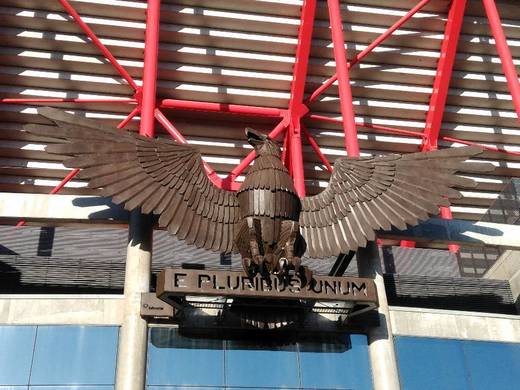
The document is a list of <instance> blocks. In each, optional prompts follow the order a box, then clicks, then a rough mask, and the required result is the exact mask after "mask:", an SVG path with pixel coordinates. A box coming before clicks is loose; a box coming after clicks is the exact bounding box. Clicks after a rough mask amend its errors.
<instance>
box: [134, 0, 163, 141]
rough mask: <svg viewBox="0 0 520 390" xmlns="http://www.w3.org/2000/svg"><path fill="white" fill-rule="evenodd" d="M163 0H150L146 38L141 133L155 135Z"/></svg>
mask: <svg viewBox="0 0 520 390" xmlns="http://www.w3.org/2000/svg"><path fill="white" fill-rule="evenodd" d="M160 11H161V0H148V2H147V7H146V32H145V38H144V65H143V86H142V101H141V122H140V125H139V134H141V135H144V136H147V137H153V136H154V133H155V104H156V102H155V100H156V86H157V63H158V54H159V24H160Z"/></svg>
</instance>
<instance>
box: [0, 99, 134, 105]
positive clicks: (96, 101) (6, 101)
mask: <svg viewBox="0 0 520 390" xmlns="http://www.w3.org/2000/svg"><path fill="white" fill-rule="evenodd" d="M0 103H10V104H27V103H127V104H130V103H137V99H133V98H123V99H110V98H106V99H103V98H100V99H82V98H3V99H0Z"/></svg>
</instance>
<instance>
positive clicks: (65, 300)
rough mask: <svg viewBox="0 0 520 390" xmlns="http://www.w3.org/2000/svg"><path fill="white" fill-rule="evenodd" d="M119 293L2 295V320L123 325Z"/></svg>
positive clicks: (55, 323) (20, 323)
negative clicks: (101, 294) (96, 294)
mask: <svg viewBox="0 0 520 390" xmlns="http://www.w3.org/2000/svg"><path fill="white" fill-rule="evenodd" d="M123 303H124V301H123V296H122V295H121V296H119V295H112V296H109V295H103V296H95V295H0V324H3V325H6V324H13V325H14V324H16V325H120V324H121V323H122V321H123V309H124V307H123Z"/></svg>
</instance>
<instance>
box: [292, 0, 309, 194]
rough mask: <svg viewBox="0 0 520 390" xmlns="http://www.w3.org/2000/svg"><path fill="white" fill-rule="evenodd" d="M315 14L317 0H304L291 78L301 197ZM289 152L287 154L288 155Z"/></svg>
mask: <svg viewBox="0 0 520 390" xmlns="http://www.w3.org/2000/svg"><path fill="white" fill-rule="evenodd" d="M315 14H316V0H304V2H303V5H302V10H301V15H300V29H299V31H298V45H297V47H296V58H295V63H294V68H293V78H292V82H291V95H290V99H289V113H288V115H289V119H290V122H289V136H288V140H287V146H288V149H287V150H288V153H286V157H288V158H289V160H290V164H289V165H290V168H291V169H290V171H291V174H292V176H293V179H294V187H295V189H296V193H297V194H298V196H299V197H300V198H303V197H304V196H305V174H304V169H303V155H302V138H301V131H302V130H301V118H302V116H303V115H305V114H306V113H307V112H308V109H307V107H306V106H305V105H304V104H303V97H304V94H305V82H306V79H307V67H308V64H309V56H310V50H311V43H312V30H313V28H314V17H315ZM287 155H288V156H287Z"/></svg>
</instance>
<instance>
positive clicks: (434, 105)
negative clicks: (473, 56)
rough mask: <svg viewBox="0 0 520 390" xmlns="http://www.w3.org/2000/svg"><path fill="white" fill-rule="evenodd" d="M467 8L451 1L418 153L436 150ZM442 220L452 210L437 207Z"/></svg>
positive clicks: (453, 247) (404, 243)
mask: <svg viewBox="0 0 520 390" xmlns="http://www.w3.org/2000/svg"><path fill="white" fill-rule="evenodd" d="M465 9H466V0H453V1H452V3H451V6H450V10H449V12H448V20H447V21H446V27H445V31H444V39H443V41H442V45H441V52H440V56H439V60H438V62H437V72H436V74H435V79H434V81H433V89H432V94H431V96H430V105H429V108H428V112H427V114H426V122H425V127H424V136H425V137H424V138H423V142H422V145H421V151H423V152H428V151H430V150H436V149H437V147H438V141H439V134H440V131H441V125H442V117H443V115H444V108H445V107H446V99H447V97H448V89H449V87H450V80H451V75H452V71H453V64H454V62H455V56H456V54H457V45H458V43H459V36H460V31H461V28H462V21H463V19H464V10H465ZM440 213H441V217H442V218H444V219H451V218H452V215H451V210H450V209H449V207H441V208H440ZM414 245H415V243H414V242H413V241H407V240H403V241H401V246H404V247H413V246H414ZM459 249H460V247H459V246H458V245H455V244H449V245H448V250H449V251H450V252H452V253H458V252H459Z"/></svg>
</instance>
